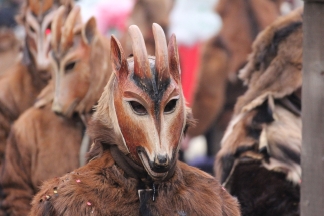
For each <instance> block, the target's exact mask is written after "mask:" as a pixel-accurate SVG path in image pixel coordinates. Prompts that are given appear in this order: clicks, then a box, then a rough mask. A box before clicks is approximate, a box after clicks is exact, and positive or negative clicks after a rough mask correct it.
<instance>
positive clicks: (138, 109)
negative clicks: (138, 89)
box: [129, 101, 147, 115]
mask: <svg viewBox="0 0 324 216" xmlns="http://www.w3.org/2000/svg"><path fill="white" fill-rule="evenodd" d="M129 104H130V106H131V107H132V109H133V111H134V113H135V114H137V115H146V114H147V111H146V109H145V107H144V106H143V105H142V104H140V103H138V102H136V101H129Z"/></svg>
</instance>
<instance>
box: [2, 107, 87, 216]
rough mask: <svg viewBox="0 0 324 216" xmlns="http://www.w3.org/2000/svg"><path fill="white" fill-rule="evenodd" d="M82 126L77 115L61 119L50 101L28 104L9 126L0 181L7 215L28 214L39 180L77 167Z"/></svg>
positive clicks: (40, 182)
mask: <svg viewBox="0 0 324 216" xmlns="http://www.w3.org/2000/svg"><path fill="white" fill-rule="evenodd" d="M84 130H85V128H84V126H83V123H82V121H81V120H80V119H79V118H71V119H67V118H63V117H61V116H57V115H55V114H54V113H53V112H52V111H51V103H48V104H47V105H45V106H43V107H42V108H37V107H31V108H29V109H28V110H27V111H26V112H24V113H23V114H22V115H21V116H20V117H19V119H18V120H17V121H16V122H15V124H14V125H13V126H12V130H11V132H10V135H9V137H8V141H7V146H6V155H5V160H4V164H3V167H2V171H1V175H0V181H1V185H2V188H3V193H4V197H3V198H4V199H3V201H2V203H1V208H2V209H3V210H4V211H5V212H6V213H7V214H8V215H28V213H29V211H30V208H31V205H30V203H31V200H32V198H33V196H34V195H35V194H36V193H37V192H38V191H39V187H40V185H41V184H42V182H43V181H45V180H47V179H50V178H53V177H56V176H60V175H63V174H65V173H67V172H70V171H72V170H74V169H76V168H77V167H79V149H80V144H81V140H82V136H83V132H84Z"/></svg>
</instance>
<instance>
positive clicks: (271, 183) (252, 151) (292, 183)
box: [215, 9, 302, 216]
mask: <svg viewBox="0 0 324 216" xmlns="http://www.w3.org/2000/svg"><path fill="white" fill-rule="evenodd" d="M301 25H302V24H301V10H300V9H299V10H296V11H294V12H292V13H291V14H290V15H288V16H286V17H283V18H280V19H278V20H277V21H276V22H274V23H273V24H272V25H271V26H269V27H268V28H267V29H266V30H264V31H263V32H262V33H261V34H260V35H259V36H258V38H257V40H256V42H255V43H254V46H253V48H254V52H253V53H252V54H251V55H250V58H249V63H248V64H247V66H246V67H245V68H244V69H243V70H242V73H241V77H242V78H244V81H245V82H246V83H247V84H248V91H247V92H246V93H245V94H244V95H243V96H241V97H240V98H239V100H238V102H237V104H236V110H235V115H234V116H233V118H232V120H231V122H230V124H229V126H228V128H227V130H226V133H225V135H224V137H223V140H222V142H221V145H222V149H221V150H220V151H219V152H218V154H217V157H216V161H215V172H216V177H217V178H218V179H220V181H221V182H222V183H223V184H224V185H225V187H226V188H227V189H228V190H229V192H230V193H231V194H232V195H235V196H237V197H238V199H239V201H240V203H241V209H242V214H243V215H246V216H251V215H252V216H259V215H260V216H261V215H262V216H263V215H289V216H290V215H291V216H295V215H299V197H300V191H299V190H300V183H301V167H300V157H301V141H302V139H301V128H302V124H301V116H300V113H301V106H300V104H301V96H300V88H301V79H302V77H301V54H302V48H301V46H302V45H301V42H302V29H301ZM265 41H266V42H267V43H265Z"/></svg>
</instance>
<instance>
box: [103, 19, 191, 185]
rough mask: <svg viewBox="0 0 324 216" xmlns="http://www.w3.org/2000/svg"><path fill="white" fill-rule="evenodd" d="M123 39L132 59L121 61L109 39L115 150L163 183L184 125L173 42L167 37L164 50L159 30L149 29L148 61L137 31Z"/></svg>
mask: <svg viewBox="0 0 324 216" xmlns="http://www.w3.org/2000/svg"><path fill="white" fill-rule="evenodd" d="M129 33H130V36H131V39H132V48H133V53H134V57H132V58H128V59H126V58H125V56H124V52H123V49H122V47H121V45H120V43H119V41H118V40H117V39H116V38H115V37H113V36H112V38H111V62H112V66H113V70H114V76H115V78H114V79H113V80H112V81H111V85H112V86H113V87H112V88H111V89H112V93H111V94H113V96H112V97H113V99H112V101H113V107H114V112H115V115H116V116H115V121H116V122H117V123H115V124H118V130H119V132H120V134H121V137H122V143H123V146H118V148H120V149H121V150H122V151H124V153H126V154H128V156H129V157H130V158H131V159H132V160H133V161H134V162H135V163H136V164H138V165H140V166H143V167H144V168H145V170H146V171H147V173H148V174H149V175H150V176H151V177H152V178H153V179H154V180H163V179H164V178H165V177H166V176H167V174H168V171H169V170H170V167H171V166H172V165H174V164H175V162H176V160H177V153H178V147H179V142H180V140H181V138H182V134H183V130H184V127H185V123H186V106H185V99H184V97H183V94H182V88H181V80H180V67H179V56H178V51H177V43H176V38H175V36H174V35H172V36H171V39H170V43H169V45H168V46H167V43H166V38H165V35H164V32H163V30H162V28H161V26H159V25H157V24H155V23H154V24H153V33H154V39H155V48H156V49H155V50H156V51H155V57H154V56H148V55H147V51H146V48H145V44H144V39H143V36H142V34H141V32H140V30H139V28H138V27H137V26H135V25H132V26H130V27H129ZM108 85H109V84H108ZM99 106H100V102H99Z"/></svg>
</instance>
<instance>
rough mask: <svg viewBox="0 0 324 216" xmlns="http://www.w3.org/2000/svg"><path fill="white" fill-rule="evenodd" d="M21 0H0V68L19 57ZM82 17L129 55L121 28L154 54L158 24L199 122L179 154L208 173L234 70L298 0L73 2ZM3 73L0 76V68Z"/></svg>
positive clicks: (235, 83) (237, 88)
mask: <svg viewBox="0 0 324 216" xmlns="http://www.w3.org/2000/svg"><path fill="white" fill-rule="evenodd" d="M22 3H23V0H0V68H1V69H2V71H5V70H6V68H9V67H10V66H11V65H12V64H13V63H14V62H15V61H17V60H18V59H19V58H21V52H22V51H21V50H22V49H21V47H22V44H23V42H24V31H23V29H22V28H21V27H20V26H19V25H18V24H17V22H16V20H15V16H16V15H17V14H19V8H20V5H21V4H22ZM77 4H79V5H80V6H81V14H82V19H83V20H84V21H86V20H88V19H89V18H90V17H91V16H94V17H95V18H96V19H97V25H98V27H99V30H100V31H101V33H103V34H104V35H106V36H107V37H109V36H110V35H111V34H114V35H115V36H116V37H118V38H119V40H120V41H121V42H122V43H124V47H126V54H127V55H129V54H131V53H130V52H131V51H130V50H131V48H130V46H131V44H129V42H130V40H129V39H128V38H127V37H128V35H127V28H128V26H129V25H131V24H136V25H138V26H139V27H140V29H141V31H142V33H143V35H144V39H145V42H146V47H147V50H148V53H149V54H150V55H154V40H153V33H152V30H151V26H152V23H153V22H156V23H159V24H160V25H161V26H162V27H163V29H164V30H165V32H166V33H167V35H168V36H171V34H175V35H176V37H177V42H178V46H179V55H180V61H181V70H182V85H183V91H184V95H185V98H186V100H187V104H188V106H190V107H191V108H192V109H193V115H194V118H195V119H196V120H197V125H196V127H195V128H191V129H190V130H189V131H188V133H187V135H186V137H185V139H184V140H183V143H182V146H181V149H182V151H181V155H180V159H181V160H183V161H185V162H187V163H188V164H190V165H193V166H196V167H199V168H201V169H203V170H205V171H207V172H209V173H212V172H213V171H212V166H213V162H214V156H215V154H216V152H217V151H218V149H219V143H220V140H221V138H222V136H223V132H224V130H225V128H226V126H227V123H228V122H229V120H230V118H231V113H232V110H233V106H234V104H235V101H236V98H237V97H238V96H239V95H242V94H243V93H244V90H245V89H244V86H243V84H242V83H241V82H240V80H239V79H238V78H237V74H238V72H239V70H240V68H242V67H243V66H244V64H245V62H246V59H247V56H248V54H249V52H250V51H251V44H252V42H253V40H254V39H255V37H256V36H257V34H258V32H260V31H261V30H262V29H264V28H265V27H266V26H267V25H268V24H270V23H271V22H272V21H273V20H274V19H275V18H277V17H278V16H281V15H284V14H286V13H288V12H290V11H291V10H293V9H294V8H296V7H299V6H301V5H302V1H301V0H199V1H197V0H159V1H157V0H118V1H116V0H79V1H77ZM0 76H1V73H0Z"/></svg>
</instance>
